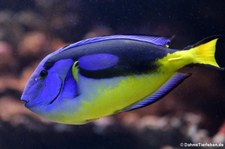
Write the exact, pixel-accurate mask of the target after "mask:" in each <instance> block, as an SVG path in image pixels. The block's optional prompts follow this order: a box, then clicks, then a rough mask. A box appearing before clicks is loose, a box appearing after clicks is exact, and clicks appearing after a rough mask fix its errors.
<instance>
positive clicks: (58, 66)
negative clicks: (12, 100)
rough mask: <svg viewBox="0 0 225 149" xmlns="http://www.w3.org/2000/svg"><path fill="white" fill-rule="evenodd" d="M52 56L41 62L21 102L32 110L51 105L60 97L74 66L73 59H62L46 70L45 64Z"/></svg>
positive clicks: (30, 79)
mask: <svg viewBox="0 0 225 149" xmlns="http://www.w3.org/2000/svg"><path fill="white" fill-rule="evenodd" d="M51 56H52V54H50V55H48V56H46V57H45V58H44V59H43V60H42V61H41V62H40V64H39V65H38V66H37V68H36V69H35V71H34V72H33V74H32V75H31V77H30V78H29V80H28V82H27V85H26V87H25V89H24V91H23V94H22V96H21V100H22V101H23V102H24V103H25V106H26V107H27V108H29V109H30V110H32V109H35V108H39V107H42V106H46V105H49V104H51V103H52V102H53V101H55V100H56V99H57V98H58V97H59V96H60V94H61V93H62V90H63V88H64V84H65V80H66V78H67V77H68V72H69V71H70V70H71V66H72V65H73V60H72V59H62V60H59V61H57V62H55V63H54V65H52V67H51V68H48V69H46V68H45V67H44V65H45V62H46V61H47V60H48V59H49V57H51ZM32 111H33V110H32Z"/></svg>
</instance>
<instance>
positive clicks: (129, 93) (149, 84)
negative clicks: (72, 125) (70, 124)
mask: <svg viewBox="0 0 225 149" xmlns="http://www.w3.org/2000/svg"><path fill="white" fill-rule="evenodd" d="M172 75H173V73H172V74H163V73H152V74H146V75H138V76H128V77H121V80H120V81H119V82H118V83H117V84H116V85H114V87H111V86H110V85H108V86H106V85H104V80H101V81H103V82H101V81H99V85H98V89H97V90H98V91H97V94H96V95H95V96H94V97H92V99H91V100H86V99H82V98H81V105H80V108H79V109H78V110H76V112H75V113H74V114H73V118H74V119H73V120H74V121H80V122H86V121H89V120H93V119H97V118H100V117H102V116H107V115H111V114H113V113H116V112H118V111H121V110H123V109H125V108H127V107H129V106H131V105H133V104H135V103H137V102H138V101H140V100H142V99H144V98H146V97H148V96H150V95H151V94H152V93H154V92H155V91H156V90H157V89H158V88H159V87H161V86H162V85H163V84H164V83H165V82H166V81H167V80H168V79H169V78H170V77H171V76H172ZM70 120H71V119H70Z"/></svg>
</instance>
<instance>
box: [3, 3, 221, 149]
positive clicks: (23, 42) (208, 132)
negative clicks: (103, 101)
mask: <svg viewBox="0 0 225 149" xmlns="http://www.w3.org/2000/svg"><path fill="white" fill-rule="evenodd" d="M224 8H225V3H224V0H217V1H213V0H189V1H187V0H186V1H185V0H179V1H178V0H160V1H159V0H139V1H138V0H64V1H60V0H7V1H3V0H2V1H0V149H14V148H16V149H31V148H32V149H150V148H153V149H177V148H182V146H180V143H185V142H186V143H199V142H200V143H206V142H208V143H223V144H224V145H225V121H224V117H225V74H224V73H222V72H219V71H218V70H214V69H212V68H208V67H203V66H190V67H186V68H184V69H182V70H181V71H184V72H191V73H192V76H191V77H190V78H188V79H187V80H185V81H184V82H183V83H182V84H181V85H179V86H178V87H177V88H175V89H174V90H173V91H172V92H171V93H169V94H168V95H166V96H165V97H164V98H162V99H161V100H159V101H158V102H156V103H154V104H152V105H150V106H147V107H145V108H142V109H139V110H134V111H131V112H125V113H121V114H117V115H114V116H110V117H105V118H102V119H99V120H97V121H95V122H92V123H89V124H86V125H63V124H57V123H52V122H49V121H46V120H44V119H42V118H40V117H38V116H37V115H35V114H33V113H32V112H30V111H29V110H28V109H26V108H25V107H24V105H23V103H22V102H21V101H20V96H21V93H22V91H23V88H24V86H25V84H26V81H27V80H28V78H29V76H30V74H31V73H32V72H33V70H34V69H35V67H36V66H37V64H38V63H39V62H40V60H42V59H43V57H44V56H45V55H47V54H48V53H50V52H53V51H54V50H56V49H58V48H60V47H63V46H65V45H67V44H69V43H74V42H76V41H79V40H82V39H85V38H90V37H95V36H102V35H112V34H144V35H160V36H166V37H173V41H172V43H171V48H175V49H183V48H184V47H186V46H187V45H191V44H194V43H196V42H198V41H200V40H202V39H203V38H206V37H208V36H212V35H224V34H225V11H224ZM224 50H225V49H224ZM224 56H225V52H224ZM186 148H188V147H186Z"/></svg>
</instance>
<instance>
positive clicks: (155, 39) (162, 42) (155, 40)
mask: <svg viewBox="0 0 225 149" xmlns="http://www.w3.org/2000/svg"><path fill="white" fill-rule="evenodd" d="M115 39H127V40H137V41H142V42H148V43H152V44H155V45H159V46H165V47H167V46H168V45H169V43H170V39H169V38H166V37H160V36H143V35H112V36H101V37H94V38H90V39H86V40H81V41H79V42H76V43H74V44H71V45H68V46H66V47H65V48H63V49H61V51H64V50H67V49H70V48H74V47H77V46H81V45H85V44H90V43H94V42H100V41H105V40H115Z"/></svg>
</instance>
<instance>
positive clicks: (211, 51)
mask: <svg viewBox="0 0 225 149" xmlns="http://www.w3.org/2000/svg"><path fill="white" fill-rule="evenodd" d="M209 39H211V40H209ZM207 41H208V42H207ZM217 41H218V38H214V39H212V38H208V39H206V40H203V41H201V42H199V43H198V44H197V45H196V46H194V47H193V48H191V49H190V50H191V52H192V54H193V55H194V57H195V61H194V63H198V64H208V65H212V66H215V67H218V68H220V66H219V65H218V64H217V61H216V58H215V54H216V44H217Z"/></svg>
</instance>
